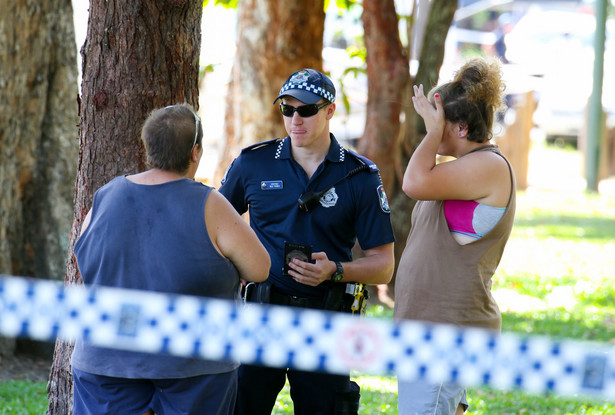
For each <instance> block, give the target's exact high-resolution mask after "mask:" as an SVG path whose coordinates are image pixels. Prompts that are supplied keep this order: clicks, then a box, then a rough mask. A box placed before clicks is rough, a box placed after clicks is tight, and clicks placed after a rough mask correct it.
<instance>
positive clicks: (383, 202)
mask: <svg viewBox="0 0 615 415" xmlns="http://www.w3.org/2000/svg"><path fill="white" fill-rule="evenodd" d="M377 191H378V199H379V200H380V209H382V211H383V212H384V213H391V208H390V207H389V200H388V199H387V194H386V193H385V192H384V187H383V186H382V185H380V186H378V189H377Z"/></svg>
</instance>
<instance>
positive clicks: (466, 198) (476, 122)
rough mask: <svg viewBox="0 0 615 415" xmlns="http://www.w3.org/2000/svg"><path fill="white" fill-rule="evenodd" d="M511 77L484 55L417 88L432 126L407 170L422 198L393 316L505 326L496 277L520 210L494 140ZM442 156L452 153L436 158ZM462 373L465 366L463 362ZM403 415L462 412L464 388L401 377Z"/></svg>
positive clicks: (421, 110) (412, 189)
mask: <svg viewBox="0 0 615 415" xmlns="http://www.w3.org/2000/svg"><path fill="white" fill-rule="evenodd" d="M504 88H505V87H504V84H503V82H502V79H501V69H500V64H499V62H498V61H496V60H487V59H482V58H476V59H473V60H470V61H468V62H467V63H466V64H464V65H463V66H462V67H461V68H460V69H459V71H458V72H457V73H456V75H455V77H454V79H453V80H452V81H451V82H448V83H445V84H442V85H439V86H437V87H435V88H434V89H432V90H431V91H430V92H429V94H428V96H427V97H426V96H425V95H424V93H423V86H422V85H419V86H418V87H417V86H415V87H414V97H412V101H413V104H414V108H415V109H416V111H417V113H418V114H419V115H420V116H421V117H422V118H423V120H424V121H425V127H426V131H427V134H426V135H425V137H424V138H423V140H422V142H421V143H420V145H419V146H418V147H417V149H416V150H415V151H414V154H413V155H412V158H411V159H410V161H409V163H408V167H407V169H406V172H405V174H404V180H403V185H402V189H403V191H404V193H406V194H407V195H408V196H410V197H411V198H413V199H416V200H418V202H417V204H416V206H415V207H414V210H413V212H412V228H411V230H410V234H409V235H408V240H407V243H406V247H405V250H404V253H403V255H402V258H401V261H400V264H399V267H398V271H397V277H396V278H397V279H396V289H395V318H396V319H398V320H401V319H409V320H421V321H428V322H435V323H446V324H453V325H458V326H470V327H482V328H486V329H490V330H494V331H499V330H500V328H501V316H500V311H499V309H498V306H497V304H496V302H495V300H494V298H493V296H492V294H491V278H492V277H493V274H494V272H495V269H496V267H497V266H498V264H499V262H500V259H501V257H502V252H503V251H504V247H505V245H506V242H507V241H508V237H509V235H510V232H511V229H512V225H513V219H514V214H515V178H514V174H513V170H512V167H511V165H510V163H509V162H508V161H507V160H506V158H505V157H504V156H503V155H502V153H501V152H500V150H499V149H498V147H497V146H496V145H494V144H492V143H491V142H490V140H491V138H492V127H493V121H494V117H495V114H496V112H497V111H498V110H499V109H500V108H501V107H502V106H503V93H504ZM438 155H441V156H449V157H453V159H452V160H451V161H446V162H440V163H439V162H437V160H436V158H437V156H438ZM459 378H461V379H463V367H461V368H459ZM398 385H399V391H398V399H399V413H400V414H412V415H414V414H443V415H448V414H451V415H452V414H462V413H463V412H464V411H465V410H466V409H467V400H466V391H465V387H464V386H463V385H461V384H459V383H457V382H444V383H440V384H430V383H428V382H425V381H416V382H405V381H403V380H401V379H400V380H399V384H398Z"/></svg>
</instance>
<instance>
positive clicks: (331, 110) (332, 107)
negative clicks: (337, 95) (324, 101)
mask: <svg viewBox="0 0 615 415" xmlns="http://www.w3.org/2000/svg"><path fill="white" fill-rule="evenodd" d="M325 109H326V110H327V120H330V119H331V118H333V114H335V102H332V103H331V104H330V105H327V107H326V108H325Z"/></svg>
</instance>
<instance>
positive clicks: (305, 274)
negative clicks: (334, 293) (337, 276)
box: [288, 252, 337, 287]
mask: <svg viewBox="0 0 615 415" xmlns="http://www.w3.org/2000/svg"><path fill="white" fill-rule="evenodd" d="M312 260H313V261H314V263H313V264H312V263H310V262H305V261H301V260H300V259H297V258H295V259H293V260H292V261H291V262H290V264H289V267H290V268H291V269H290V270H289V271H288V274H289V275H290V276H291V277H293V279H294V280H295V281H297V282H300V283H301V284H305V285H310V286H312V287H316V286H317V285H319V284H320V283H322V282H323V281H328V280H330V279H331V275H332V274H333V273H334V272H335V270H336V269H337V267H336V266H335V262H333V261H331V260H329V258H328V257H327V254H325V253H324V252H314V253H313V254H312Z"/></svg>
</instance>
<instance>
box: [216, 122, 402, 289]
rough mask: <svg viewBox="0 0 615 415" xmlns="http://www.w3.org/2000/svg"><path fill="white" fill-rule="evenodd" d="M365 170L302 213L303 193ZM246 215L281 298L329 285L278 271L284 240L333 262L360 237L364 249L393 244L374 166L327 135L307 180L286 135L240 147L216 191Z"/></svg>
mask: <svg viewBox="0 0 615 415" xmlns="http://www.w3.org/2000/svg"><path fill="white" fill-rule="evenodd" d="M362 165H368V166H369V167H370V168H369V170H368V171H362V172H359V173H357V174H355V175H353V176H351V177H350V178H348V179H346V180H343V181H341V182H340V183H338V184H336V185H335V186H334V187H333V188H331V189H330V190H329V191H328V192H327V193H325V195H323V197H322V198H321V199H320V203H318V204H317V205H316V206H315V207H314V208H312V210H310V211H309V212H305V211H303V210H302V209H300V208H299V203H298V199H299V197H300V196H301V195H302V194H303V193H304V192H306V191H321V190H323V189H325V188H327V187H328V186H329V185H331V184H333V183H335V182H336V181H338V180H339V179H341V178H342V177H344V176H346V174H347V173H348V172H349V171H351V170H353V169H355V168H358V167H360V166H362ZM219 191H220V193H222V194H223V195H224V196H225V197H226V198H227V199H228V200H229V201H230V202H231V204H232V205H233V206H234V207H235V209H236V210H237V211H238V212H239V213H240V214H243V213H245V212H246V211H248V209H249V215H250V226H251V227H252V229H254V231H255V232H256V234H257V236H258V237H259V239H260V240H261V242H262V243H263V245H264V246H265V248H266V249H267V251H268V252H269V255H270V256H271V269H270V271H269V278H268V281H270V282H271V283H272V284H273V285H274V286H275V287H276V288H277V289H278V290H279V291H281V292H282V293H285V294H290V295H296V296H302V297H308V298H320V297H322V296H323V295H324V293H325V291H326V290H327V289H328V286H329V285H328V283H324V284H320V285H319V286H317V287H310V286H307V285H304V284H301V283H298V282H296V281H295V280H293V279H292V278H290V277H289V276H285V275H284V273H283V268H284V263H283V260H284V258H283V256H284V241H287V242H293V243H299V244H303V245H311V246H312V252H325V253H326V254H327V257H328V258H329V259H330V260H332V261H340V262H347V261H351V260H352V252H351V250H352V247H353V246H354V244H355V241H356V239H357V238H358V240H359V244H360V246H361V248H362V249H364V250H366V249H371V248H375V247H377V246H380V245H384V244H388V243H391V242H394V241H395V237H394V235H393V229H392V226H391V219H390V209H389V205H388V201H387V198H386V194H385V193H384V189H383V187H382V181H381V179H380V174H379V172H378V168H377V167H376V165H375V164H374V163H373V162H372V161H370V160H368V159H367V158H365V157H362V156H360V155H358V154H356V153H354V152H351V151H349V150H347V149H345V148H343V147H342V146H340V144H339V143H338V142H337V140H336V139H335V137H334V136H333V134H331V146H330V148H329V152H328V154H327V156H326V158H325V160H324V162H323V163H321V165H320V166H319V167H318V169H317V170H316V172H315V173H314V174H313V175H312V177H311V178H308V176H307V174H306V173H305V170H303V168H302V167H301V166H300V165H299V164H298V163H297V162H296V161H295V160H294V159H293V157H292V155H291V142H290V138H289V137H286V138H284V139H275V140H270V141H266V142H262V143H258V144H255V145H253V146H250V147H247V148H245V149H243V150H242V152H241V154H240V155H239V157H237V158H236V159H235V160H234V161H233V163H232V164H231V165H230V166H229V168H228V169H227V171H226V173H225V175H224V178H223V179H222V185H221V187H220V189H219Z"/></svg>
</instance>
